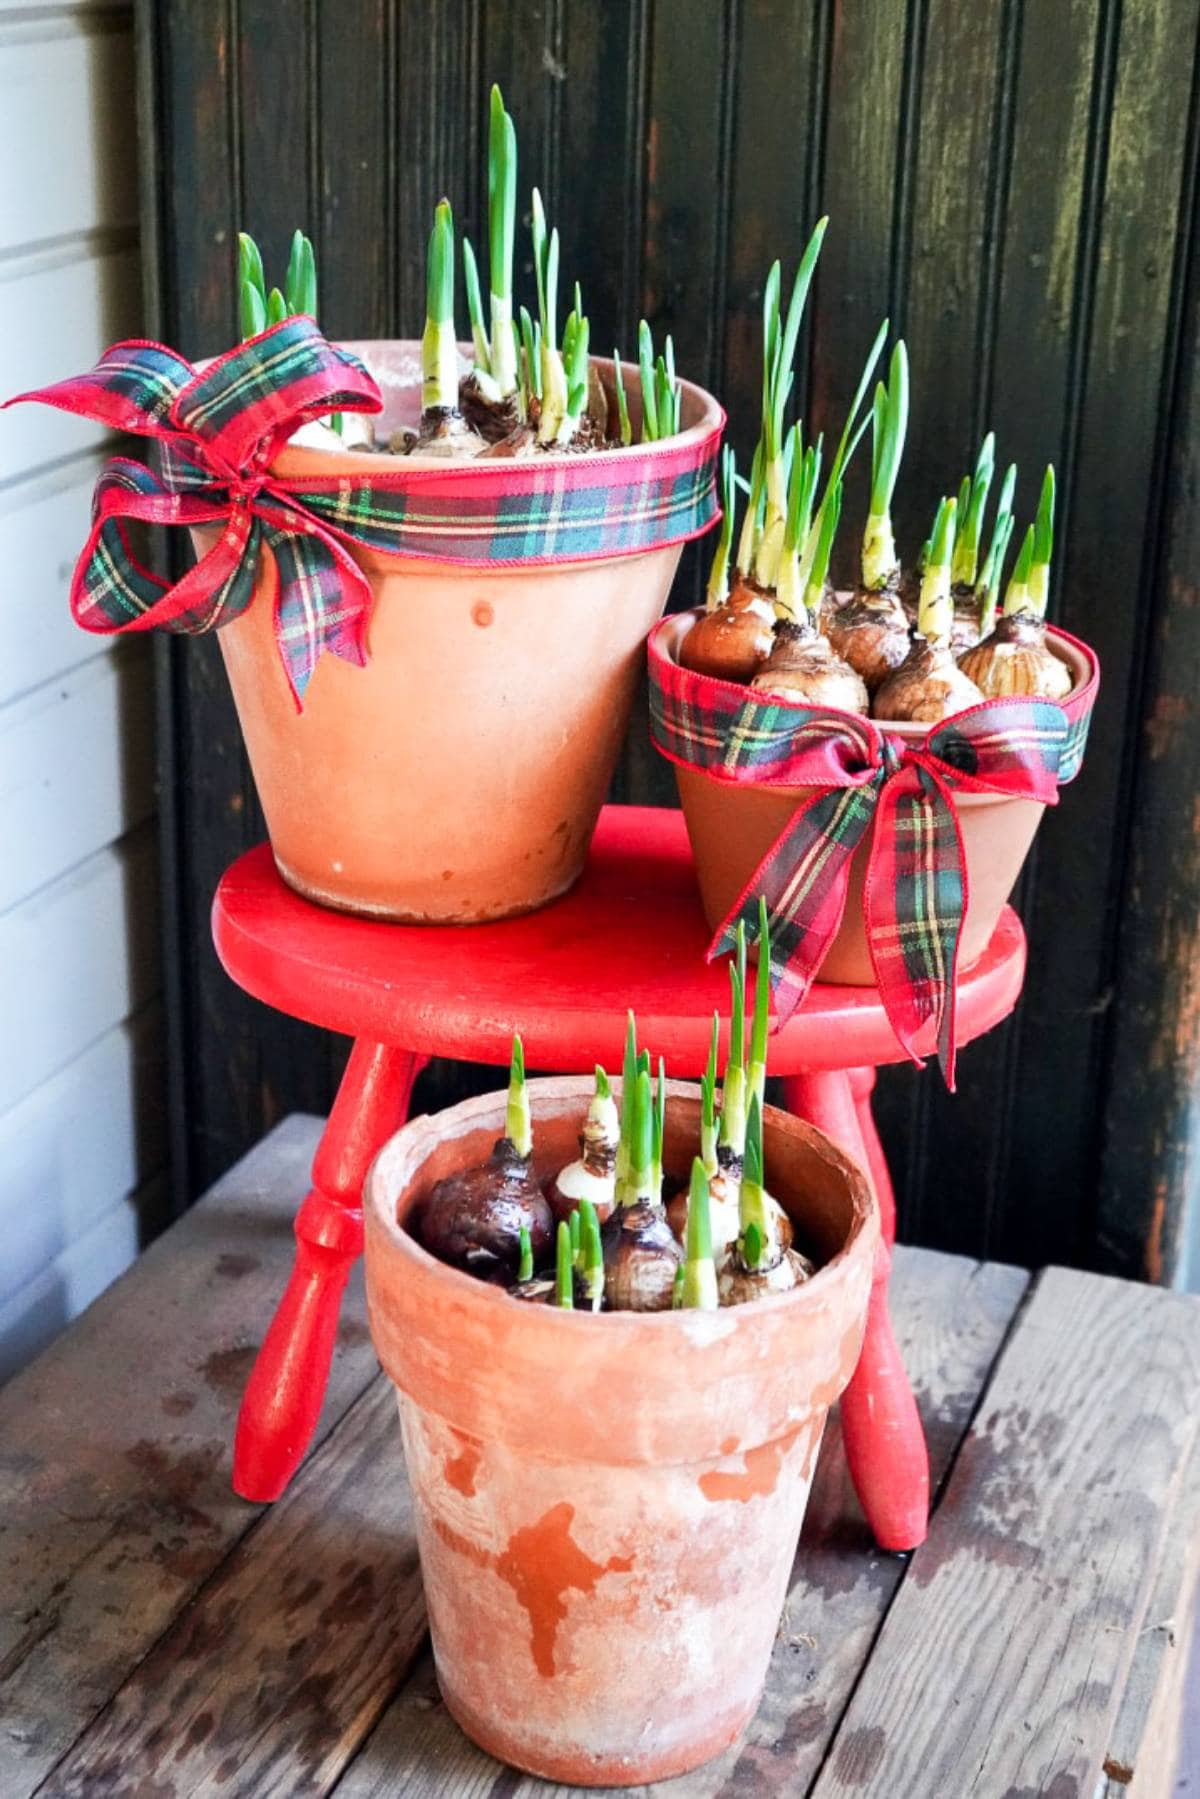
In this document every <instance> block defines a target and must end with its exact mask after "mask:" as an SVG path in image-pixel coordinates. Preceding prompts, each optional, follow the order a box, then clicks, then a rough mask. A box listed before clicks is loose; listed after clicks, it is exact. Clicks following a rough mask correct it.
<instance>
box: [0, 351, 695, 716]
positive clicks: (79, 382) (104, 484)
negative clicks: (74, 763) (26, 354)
mask: <svg viewBox="0 0 1200 1799" xmlns="http://www.w3.org/2000/svg"><path fill="white" fill-rule="evenodd" d="M17 400H39V401H42V402H44V403H45V404H47V405H50V406H58V407H61V408H62V409H63V410H64V411H67V412H73V413H78V414H80V415H81V416H83V417H85V418H92V419H96V420H98V421H99V422H100V423H101V424H104V425H107V426H109V427H110V428H111V429H113V430H117V431H128V432H136V433H138V434H140V435H142V436H146V437H153V438H156V439H158V440H159V442H160V445H161V473H160V474H155V473H154V472H153V471H152V470H151V469H149V468H147V467H146V466H145V465H144V464H142V463H140V462H133V461H130V460H129V459H128V458H127V457H123V456H116V457H113V458H111V459H110V460H109V461H108V462H107V463H106V464H105V466H104V468H103V469H102V470H101V473H100V476H99V479H98V480H97V483H96V491H95V495H94V499H93V509H92V511H93V516H92V529H91V533H90V535H89V537H88V540H87V543H86V544H85V545H84V548H83V552H82V554H81V555H80V558H79V561H78V563H77V565H76V568H75V574H74V577H73V580H72V584H71V610H72V612H73V614H74V616H75V619H76V621H77V623H79V624H80V625H82V626H83V628H84V629H85V630H88V631H102V632H116V631H146V630H151V629H154V628H156V627H161V628H164V629H166V630H168V631H184V632H189V633H196V632H201V631H210V630H213V629H215V628H219V627H220V626H221V625H224V624H228V623H229V622H230V621H231V620H232V619H235V618H236V617H237V616H238V614H239V613H241V612H244V611H245V609H246V607H247V606H248V605H249V604H250V602H251V600H252V598H253V596H254V590H255V581H256V577H257V573H258V568H259V562H260V558H261V556H262V552H263V550H264V548H266V549H269V550H270V552H271V554H272V556H273V557H274V560H275V563H276V566H277V570H278V575H279V591H278V598H277V601H276V611H275V634H276V639H277V641H278V645H279V653H280V657H281V659H282V662H283V667H284V671H285V673H286V675H287V678H288V682H289V684H290V686H291V690H292V693H293V695H294V697H295V700H296V704H297V706H299V705H300V704H301V702H302V699H303V695H304V691H305V688H306V687H307V685H308V682H309V680H310V679H311V677H312V673H313V670H314V669H315V667H316V665H317V661H318V659H319V658H320V656H321V655H322V654H323V653H324V652H325V651H326V650H330V651H332V652H333V654H334V655H335V656H340V657H342V658H343V660H344V661H347V662H352V663H357V664H362V663H364V662H365V661H366V657H367V649H366V628H367V618H368V613H369V609H370V602H371V589H370V584H369V582H368V581H367V578H366V576H365V575H364V574H363V572H362V570H361V569H360V568H359V566H358V564H357V563H356V562H355V561H354V559H353V557H352V556H350V555H349V553H348V552H347V550H346V549H345V547H344V545H345V544H346V543H352V544H356V545H359V546H361V547H362V548H364V549H371V550H378V551H383V552H385V553H388V554H392V555H398V556H415V557H428V558H435V559H437V560H440V561H443V562H460V563H467V564H472V565H480V564H488V565H493V566H496V565H499V566H504V565H513V564H523V565H524V564H536V563H545V562H557V561H586V560H589V559H594V558H597V557H607V556H623V555H632V554H635V553H638V552H640V551H644V550H648V549H655V548H658V547H661V546H663V545H666V544H674V543H679V542H682V541H683V540H684V539H685V538H688V537H695V536H698V535H699V534H700V533H701V532H703V531H706V530H707V529H708V528H709V526H710V525H711V523H712V522H713V519H714V518H715V517H716V500H715V478H714V477H715V463H716V454H717V446H718V443H719V441H720V424H717V425H716V426H715V427H714V429H713V430H712V431H711V432H710V433H708V434H707V435H706V436H705V437H704V438H703V439H700V437H699V434H698V433H692V434H691V441H681V440H678V439H676V440H671V439H665V440H663V442H662V443H661V444H659V443H656V444H652V445H643V446H641V452H640V453H639V454H636V455H630V454H629V452H628V451H622V452H620V453H618V454H613V453H610V454H607V455H606V454H604V453H603V452H601V453H599V454H597V455H591V456H575V457H569V458H567V457H553V458H549V459H547V460H546V461H545V462H544V463H543V461H542V459H540V458H536V459H531V460H530V461H528V462H521V463H513V462H511V461H487V460H484V461H482V462H473V463H472V462H469V463H459V464H445V465H439V466H438V467H435V468H431V467H429V466H428V464H427V465H426V466H424V467H417V468H413V469H406V468H400V469H396V468H395V467H394V465H393V466H392V467H391V468H388V467H387V465H385V466H384V468H383V469H381V471H380V473H378V474H375V473H374V472H372V473H371V474H369V475H362V474H356V475H337V474H333V475H329V474H324V473H322V474H313V475H308V474H304V475H294V474H293V475H288V476H287V477H281V476H277V475H275V474H273V473H272V471H271V464H272V461H273V459H274V457H275V456H276V454H277V452H278V451H279V450H280V449H281V448H282V446H283V445H284V444H285V443H286V442H287V440H288V439H289V438H290V437H291V436H292V434H293V432H294V431H295V430H296V428H297V426H299V425H301V424H303V423H305V422H306V421H307V420H309V419H316V418H321V417H324V416H325V415H326V414H328V413H330V412H379V411H380V410H381V408H382V405H383V401H382V398H381V395H380V392H379V389H378V387H377V386H376V384H375V382H374V380H373V379H372V377H371V375H370V374H369V373H368V371H367V369H366V367H365V366H364V364H363V363H362V362H361V361H360V360H359V359H358V357H357V356H354V355H352V354H351V352H350V351H349V350H344V349H341V348H339V347H338V346H337V345H334V344H331V343H329V342H327V340H326V339H325V338H324V337H323V336H322V335H321V333H320V331H319V330H318V329H317V326H316V325H315V324H314V322H313V320H312V319H311V318H306V317H298V318H291V319H285V320H284V321H283V322H282V323H281V324H278V325H274V326H272V327H271V329H270V330H269V331H265V332H263V333H262V334H261V336H259V337H256V338H252V339H251V340H250V341H249V342H248V343H244V344H242V345H240V346H239V347H238V348H237V349H235V350H232V351H230V352H229V353H228V354H227V355H225V356H222V357H219V358H218V359H217V360H216V361H215V362H213V363H211V364H210V365H209V366H208V367H207V368H205V369H203V370H202V371H200V372H197V370H196V369H194V368H193V367H192V365H191V363H189V362H186V361H185V360H184V358H183V357H182V356H178V355H176V354H175V352H174V351H173V350H169V349H166V348H164V346H163V345H161V344H154V343H144V342H140V341H132V342H128V343H119V344H114V346H113V347H112V349H110V350H108V351H106V352H105V354H104V355H103V356H102V357H101V359H100V361H99V362H98V363H97V364H96V366H95V368H94V369H92V370H91V371H90V373H88V374H86V375H79V376H76V377H74V378H72V379H71V380H68V381H60V382H58V383H57V384H56V385H54V386H52V387H44V388H39V389H37V390H35V391H32V392H30V393H24V394H18V395H17V396H16V397H15V399H13V400H9V401H6V402H5V404H6V405H10V406H11V405H14V404H16V402H17ZM131 519H133V520H142V521H144V522H146V523H149V524H154V525H187V526H195V525H214V524H221V525H223V526H224V529H223V530H222V531H221V532H220V534H219V536H218V537H217V540H216V542H215V543H214V544H213V546H212V547H211V548H210V549H209V550H208V551H207V552H206V553H205V554H204V555H203V556H202V557H201V558H200V560H199V562H197V564H196V566H195V567H194V568H192V569H191V570H190V571H189V572H188V573H187V574H186V575H184V576H183V577H182V579H181V580H179V581H177V582H175V583H174V584H172V583H170V582H166V581H163V580H160V579H159V578H158V577H157V576H156V575H154V574H152V573H151V572H150V571H149V570H148V569H146V568H144V567H143V566H142V564H141V563H140V562H139V561H138V560H137V557H136V556H135V555H134V553H133V551H132V549H131V547H130V544H129V539H128V534H127V531H126V521H128V520H131Z"/></svg>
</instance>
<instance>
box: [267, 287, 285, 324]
mask: <svg viewBox="0 0 1200 1799" xmlns="http://www.w3.org/2000/svg"><path fill="white" fill-rule="evenodd" d="M287 316H288V304H287V301H286V299H285V298H284V296H283V295H282V293H280V291H279V289H278V288H277V287H273V288H272V289H271V291H270V293H269V294H268V295H267V324H268V325H282V323H283V321H284V319H286V318H287Z"/></svg>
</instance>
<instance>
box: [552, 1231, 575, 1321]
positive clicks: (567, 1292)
mask: <svg viewBox="0 0 1200 1799" xmlns="http://www.w3.org/2000/svg"><path fill="white" fill-rule="evenodd" d="M554 1304H555V1305H556V1306H561V1307H562V1308H563V1309H564V1311H568V1312H570V1311H574V1309H575V1260H574V1256H573V1255H572V1252H571V1230H570V1226H569V1225H568V1224H567V1223H566V1221H565V1220H564V1221H563V1222H562V1223H561V1224H560V1225H559V1227H558V1240H557V1242H556V1244H555V1261H554Z"/></svg>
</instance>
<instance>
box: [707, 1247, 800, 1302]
mask: <svg viewBox="0 0 1200 1799" xmlns="http://www.w3.org/2000/svg"><path fill="white" fill-rule="evenodd" d="M815 1272H816V1270H815V1269H814V1267H813V1265H812V1263H811V1262H810V1261H809V1259H808V1257H807V1256H802V1255H801V1254H800V1251H799V1250H798V1249H785V1250H784V1252H783V1254H782V1255H781V1256H780V1257H779V1259H778V1261H777V1262H775V1263H774V1264H773V1265H772V1266H771V1267H770V1268H754V1269H750V1268H747V1267H746V1264H745V1263H744V1262H743V1261H742V1258H741V1256H740V1254H739V1253H738V1251H737V1250H736V1249H732V1250H730V1252H729V1254H728V1255H727V1256H726V1258H725V1261H724V1263H723V1265H722V1267H721V1269H720V1272H719V1273H718V1275H717V1291H718V1293H719V1294H720V1298H721V1304H722V1305H723V1306H744V1305H748V1304H749V1303H750V1301H751V1300H753V1299H765V1298H766V1296H767V1294H768V1293H790V1292H791V1290H792V1288H793V1287H802V1286H803V1285H804V1283H805V1281H808V1280H811V1279H812V1277H813V1275H814V1274H815Z"/></svg>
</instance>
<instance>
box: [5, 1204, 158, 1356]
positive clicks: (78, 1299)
mask: <svg viewBox="0 0 1200 1799" xmlns="http://www.w3.org/2000/svg"><path fill="white" fill-rule="evenodd" d="M165 1215H166V1183H165V1181H164V1180H163V1179H162V1177H161V1176H160V1177H157V1178H155V1179H154V1180H152V1181H150V1182H148V1183H147V1185H146V1187H145V1188H144V1189H142V1191H141V1192H139V1193H134V1194H131V1195H130V1196H129V1197H128V1198H127V1199H122V1200H119V1201H118V1202H117V1204H116V1205H115V1206H113V1207H112V1208H111V1210H110V1211H108V1212H106V1213H105V1215H104V1217H103V1218H101V1219H99V1220H98V1221H97V1222H96V1223H95V1224H94V1225H93V1226H92V1228H91V1229H90V1230H89V1231H88V1232H87V1234H86V1236H84V1237H81V1238H80V1239H79V1241H78V1242H76V1243H73V1244H71V1246H70V1248H69V1249H66V1250H64V1251H63V1253H62V1254H61V1255H60V1256H58V1257H56V1258H55V1260H54V1261H53V1262H51V1263H50V1264H49V1266H48V1267H46V1268H44V1269H43V1270H42V1271H41V1273H40V1274H38V1276H37V1277H36V1279H35V1280H33V1281H31V1282H30V1284H29V1285H28V1286H26V1287H23V1288H22V1289H21V1291H20V1292H19V1293H16V1294H14V1295H13V1296H12V1298H11V1299H8V1300H5V1301H4V1303H3V1304H2V1305H0V1381H5V1380H7V1379H8V1377H9V1375H11V1374H15V1373H16V1372H17V1369H18V1368H22V1367H24V1365H25V1363H26V1362H28V1361H31V1360H32V1358H33V1357H34V1356H35V1355H37V1354H38V1353H39V1351H40V1350H43V1349H45V1347H46V1345H47V1344H48V1343H50V1342H52V1341H53V1339H54V1338H55V1337H56V1336H57V1335H58V1333H59V1331H60V1330H61V1329H62V1327H63V1325H64V1324H68V1323H69V1322H70V1320H71V1319H72V1318H75V1317H77V1316H78V1314H79V1313H80V1312H82V1311H83V1309H84V1307H85V1306H89V1305H91V1303H92V1301H93V1299H95V1298H96V1297H97V1296H98V1295H99V1294H101V1293H103V1291H104V1289H105V1288H106V1287H108V1286H111V1285H112V1283H113V1281H115V1280H116V1278H117V1276H118V1275H120V1274H123V1273H124V1272H125V1270H126V1268H128V1266H129V1264H130V1263H131V1262H132V1261H133V1259H134V1257H135V1256H136V1255H137V1253H138V1250H139V1249H140V1248H141V1247H142V1245H143V1244H144V1243H146V1242H148V1241H149V1239H150V1238H151V1237H152V1236H154V1235H155V1234H156V1233H157V1232H158V1231H159V1230H161V1229H162V1226H163V1224H164V1222H165Z"/></svg>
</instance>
